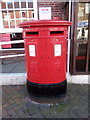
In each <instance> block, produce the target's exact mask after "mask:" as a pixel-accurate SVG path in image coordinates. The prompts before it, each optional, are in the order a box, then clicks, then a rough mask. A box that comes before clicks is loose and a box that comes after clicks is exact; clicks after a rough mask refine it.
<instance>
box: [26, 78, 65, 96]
mask: <svg viewBox="0 0 90 120" xmlns="http://www.w3.org/2000/svg"><path fill="white" fill-rule="evenodd" d="M27 90H28V92H29V93H30V94H33V95H37V96H53V95H66V91H67V80H65V81H63V82H61V83H57V84H45V85H44V84H37V83H32V82H30V81H28V80H27Z"/></svg>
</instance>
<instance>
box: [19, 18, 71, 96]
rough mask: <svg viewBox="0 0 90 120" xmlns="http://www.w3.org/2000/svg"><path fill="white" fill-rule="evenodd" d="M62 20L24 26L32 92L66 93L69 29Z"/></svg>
mask: <svg viewBox="0 0 90 120" xmlns="http://www.w3.org/2000/svg"><path fill="white" fill-rule="evenodd" d="M70 25H71V22H68V21H61V20H56V19H54V20H35V21H30V22H25V23H21V24H20V26H19V27H21V28H23V37H24V45H25V55H26V69H27V86H28V89H29V90H30V91H33V92H34V93H36V92H37V91H39V93H40V94H41V93H42V94H46V95H48V93H50V94H54V93H62V92H63V91H66V88H67V81H66V55H67V36H68V26H70Z"/></svg>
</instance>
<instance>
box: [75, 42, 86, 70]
mask: <svg viewBox="0 0 90 120" xmlns="http://www.w3.org/2000/svg"><path fill="white" fill-rule="evenodd" d="M86 55H87V43H77V45H76V71H77V72H85V70H86Z"/></svg>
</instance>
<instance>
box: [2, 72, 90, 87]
mask: <svg viewBox="0 0 90 120" xmlns="http://www.w3.org/2000/svg"><path fill="white" fill-rule="evenodd" d="M26 78H27V75H26V73H12V74H11V73H10V74H8V73H7V74H0V85H23V84H26ZM89 78H90V75H76V76H71V75H70V74H67V82H68V83H75V84H89V83H90V82H89Z"/></svg>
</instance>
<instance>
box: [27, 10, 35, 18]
mask: <svg viewBox="0 0 90 120" xmlns="http://www.w3.org/2000/svg"><path fill="white" fill-rule="evenodd" d="M28 16H29V18H33V17H34V13H33V11H31V10H29V11H28Z"/></svg>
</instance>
